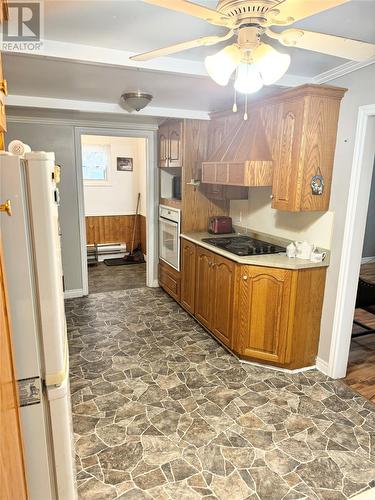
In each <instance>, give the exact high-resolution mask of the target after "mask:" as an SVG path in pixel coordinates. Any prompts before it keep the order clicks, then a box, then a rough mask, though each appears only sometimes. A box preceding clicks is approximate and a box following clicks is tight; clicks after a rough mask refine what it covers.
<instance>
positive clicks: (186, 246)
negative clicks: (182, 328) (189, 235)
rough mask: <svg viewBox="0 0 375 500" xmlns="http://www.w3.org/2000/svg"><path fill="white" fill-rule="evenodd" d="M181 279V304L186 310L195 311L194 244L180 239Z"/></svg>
mask: <svg viewBox="0 0 375 500" xmlns="http://www.w3.org/2000/svg"><path fill="white" fill-rule="evenodd" d="M181 261H182V279H181V305H182V307H184V308H185V309H186V310H187V311H188V312H190V313H191V314H194V311H195V245H194V243H190V241H187V240H182V245H181Z"/></svg>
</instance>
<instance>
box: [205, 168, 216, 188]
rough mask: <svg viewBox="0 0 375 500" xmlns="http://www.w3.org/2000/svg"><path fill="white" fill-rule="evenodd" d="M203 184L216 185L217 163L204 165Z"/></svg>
mask: <svg viewBox="0 0 375 500" xmlns="http://www.w3.org/2000/svg"><path fill="white" fill-rule="evenodd" d="M202 182H203V183H204V182H206V183H207V184H216V163H208V164H207V163H206V164H205V165H202Z"/></svg>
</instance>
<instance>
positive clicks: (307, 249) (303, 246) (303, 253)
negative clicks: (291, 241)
mask: <svg viewBox="0 0 375 500" xmlns="http://www.w3.org/2000/svg"><path fill="white" fill-rule="evenodd" d="M295 245H296V248H297V257H298V258H299V259H305V260H310V258H311V254H312V253H313V251H314V250H315V245H312V244H310V243H307V241H296V243H295Z"/></svg>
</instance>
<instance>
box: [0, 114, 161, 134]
mask: <svg viewBox="0 0 375 500" xmlns="http://www.w3.org/2000/svg"><path fill="white" fill-rule="evenodd" d="M7 123H30V124H32V123H38V124H41V125H70V126H73V127H92V128H98V127H100V128H106V129H107V128H108V129H121V130H140V131H150V132H154V131H156V130H158V128H159V125H157V124H153V123H134V122H126V123H124V122H109V121H101V120H100V121H99V120H97V119H96V120H89V119H87V120H79V119H74V118H65V117H62V118H58V117H54V118H49V117H47V116H37V115H35V116H30V115H27V116H26V115H18V116H14V115H11V114H9V115H7Z"/></svg>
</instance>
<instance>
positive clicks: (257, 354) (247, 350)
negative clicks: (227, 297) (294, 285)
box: [237, 266, 292, 363]
mask: <svg viewBox="0 0 375 500" xmlns="http://www.w3.org/2000/svg"><path fill="white" fill-rule="evenodd" d="M291 273H292V272H291V271H287V270H283V269H271V268H259V267H258V268H257V267H254V266H242V267H241V274H240V277H239V299H238V311H237V314H238V333H239V337H240V339H239V344H240V345H239V347H240V353H241V354H242V355H244V356H248V357H251V358H255V359H260V360H266V361H271V362H275V363H285V362H287V361H288V360H287V359H286V357H287V341H288V319H289V298H290V288H291V277H292V275H291Z"/></svg>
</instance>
